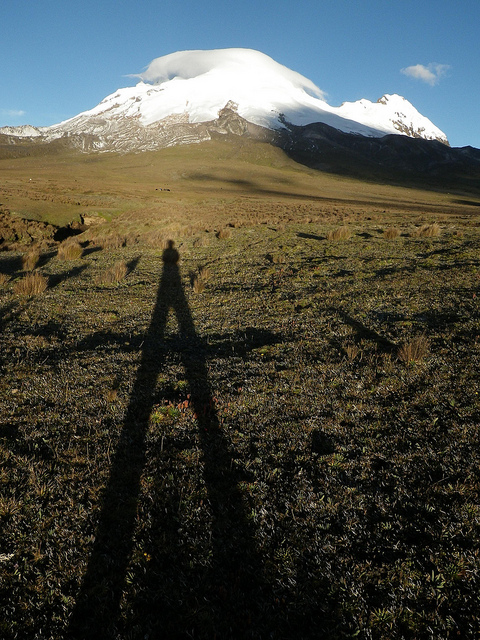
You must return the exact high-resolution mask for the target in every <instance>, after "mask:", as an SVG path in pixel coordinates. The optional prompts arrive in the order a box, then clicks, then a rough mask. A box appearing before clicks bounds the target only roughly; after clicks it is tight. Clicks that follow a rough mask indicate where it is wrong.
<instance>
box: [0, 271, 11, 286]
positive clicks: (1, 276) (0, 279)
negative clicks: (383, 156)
mask: <svg viewBox="0 0 480 640" xmlns="http://www.w3.org/2000/svg"><path fill="white" fill-rule="evenodd" d="M9 280H10V278H9V277H8V276H7V274H6V273H0V287H4V286H5V285H6V284H7V282H8V281H9Z"/></svg>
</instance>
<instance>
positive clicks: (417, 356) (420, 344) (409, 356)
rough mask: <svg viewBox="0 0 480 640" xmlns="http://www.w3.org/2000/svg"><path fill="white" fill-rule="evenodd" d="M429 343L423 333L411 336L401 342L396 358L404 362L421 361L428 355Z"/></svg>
mask: <svg viewBox="0 0 480 640" xmlns="http://www.w3.org/2000/svg"><path fill="white" fill-rule="evenodd" d="M429 348H430V343H429V340H428V338H427V336H425V335H424V334H421V335H419V336H416V337H415V338H412V339H411V340H409V341H408V342H405V343H404V344H402V346H401V347H400V349H399V350H398V358H399V360H400V361H401V362H404V363H405V364H410V363H412V362H414V363H416V362H421V361H422V360H424V359H425V358H426V356H427V355H428V352H429Z"/></svg>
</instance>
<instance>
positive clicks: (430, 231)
mask: <svg viewBox="0 0 480 640" xmlns="http://www.w3.org/2000/svg"><path fill="white" fill-rule="evenodd" d="M440 233H441V229H440V226H439V225H438V224H437V223H436V222H433V223H431V224H424V225H422V226H421V227H418V229H415V231H414V232H413V234H412V235H413V236H414V237H415V238H434V237H436V236H439V235H440Z"/></svg>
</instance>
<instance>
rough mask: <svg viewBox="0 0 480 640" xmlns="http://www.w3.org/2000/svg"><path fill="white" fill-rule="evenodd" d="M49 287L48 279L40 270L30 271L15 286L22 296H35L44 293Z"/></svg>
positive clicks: (16, 291)
mask: <svg viewBox="0 0 480 640" xmlns="http://www.w3.org/2000/svg"><path fill="white" fill-rule="evenodd" d="M47 287H48V280H47V279H46V278H45V276H43V275H42V274H41V273H40V272H39V271H34V272H33V273H28V274H27V275H26V276H25V277H24V278H22V279H21V280H19V281H18V282H17V283H16V284H15V287H14V291H15V293H17V294H18V295H21V296H35V295H38V294H39V293H43V292H44V291H45V289H46V288H47Z"/></svg>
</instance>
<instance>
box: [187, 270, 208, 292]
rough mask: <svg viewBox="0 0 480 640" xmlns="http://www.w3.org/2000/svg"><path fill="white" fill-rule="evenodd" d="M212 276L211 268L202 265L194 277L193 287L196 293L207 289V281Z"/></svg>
mask: <svg viewBox="0 0 480 640" xmlns="http://www.w3.org/2000/svg"><path fill="white" fill-rule="evenodd" d="M210 276H211V272H210V269H209V268H208V267H200V269H199V270H198V273H197V275H196V276H195V277H194V278H193V281H192V288H193V291H194V293H202V291H204V290H205V282H206V281H207V280H209V278H210Z"/></svg>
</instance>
